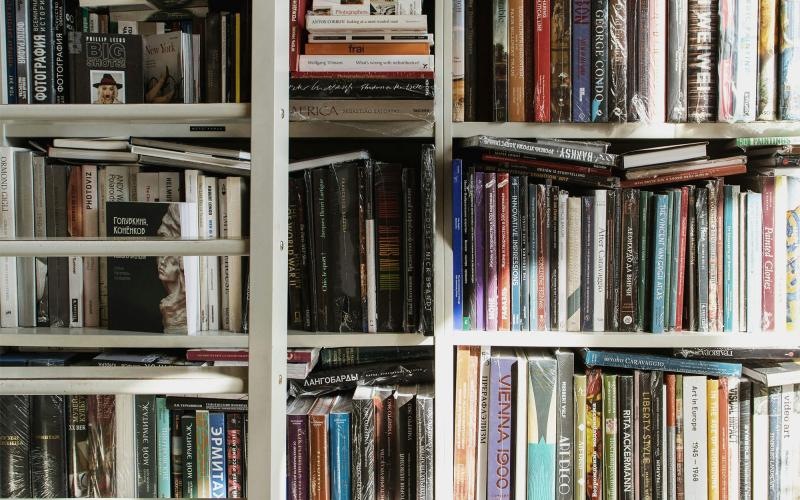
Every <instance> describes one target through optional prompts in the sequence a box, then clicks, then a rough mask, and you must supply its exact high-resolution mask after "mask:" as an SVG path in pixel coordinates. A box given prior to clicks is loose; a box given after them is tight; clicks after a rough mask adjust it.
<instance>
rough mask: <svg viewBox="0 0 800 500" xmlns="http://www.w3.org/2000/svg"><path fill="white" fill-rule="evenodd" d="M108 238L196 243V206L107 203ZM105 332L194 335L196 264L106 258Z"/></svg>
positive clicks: (177, 260) (176, 260)
mask: <svg viewBox="0 0 800 500" xmlns="http://www.w3.org/2000/svg"><path fill="white" fill-rule="evenodd" d="M106 229H107V234H108V236H109V237H111V238H165V239H181V238H197V232H198V230H197V204H195V203H144V202H108V203H106ZM107 272H108V274H107V278H106V279H107V282H108V327H109V329H111V330H130V331H138V332H154V333H159V332H160V333H166V334H187V333H188V334H192V333H195V332H196V331H197V330H198V319H199V315H200V313H199V301H200V299H199V288H198V276H199V258H198V257H196V256H183V257H180V256H159V257H141V256H119V257H109V258H108V271H107Z"/></svg>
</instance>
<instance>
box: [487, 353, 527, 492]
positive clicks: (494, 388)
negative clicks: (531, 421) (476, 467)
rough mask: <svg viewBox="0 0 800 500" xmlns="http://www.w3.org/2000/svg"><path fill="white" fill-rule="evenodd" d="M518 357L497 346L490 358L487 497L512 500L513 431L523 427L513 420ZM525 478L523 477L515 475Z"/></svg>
mask: <svg viewBox="0 0 800 500" xmlns="http://www.w3.org/2000/svg"><path fill="white" fill-rule="evenodd" d="M516 363H517V356H516V355H514V352H513V351H512V350H510V349H497V350H496V351H495V352H494V353H493V354H492V357H491V358H490V360H489V450H488V452H487V457H488V460H489V465H488V468H487V469H488V473H487V481H486V498H488V499H492V500H511V498H512V495H511V492H512V491H513V479H515V478H513V476H512V471H513V470H514V467H513V464H512V460H511V459H512V457H513V454H514V439H515V435H514V432H515V431H516V429H517V428H522V429H524V427H521V426H519V425H517V424H516V422H515V420H514V409H513V406H514V405H513V401H514V390H515V389H516V386H517V384H516V383H515V382H516V381H515V380H514V372H515V370H516V366H515V365H516ZM516 480H517V481H523V480H524V478H516Z"/></svg>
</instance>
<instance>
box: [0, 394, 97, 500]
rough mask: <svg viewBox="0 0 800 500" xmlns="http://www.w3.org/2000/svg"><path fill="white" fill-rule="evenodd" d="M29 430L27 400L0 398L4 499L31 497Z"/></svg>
mask: <svg viewBox="0 0 800 500" xmlns="http://www.w3.org/2000/svg"><path fill="white" fill-rule="evenodd" d="M30 426H31V398H30V396H24V395H18V396H0V443H2V444H0V450H1V451H0V471H2V482H1V483H0V495H2V496H3V497H5V498H25V497H29V496H31V477H30V464H29V458H28V457H29V453H30V446H31V435H30V430H31V429H30ZM84 429H85V426H84ZM70 459H72V457H70Z"/></svg>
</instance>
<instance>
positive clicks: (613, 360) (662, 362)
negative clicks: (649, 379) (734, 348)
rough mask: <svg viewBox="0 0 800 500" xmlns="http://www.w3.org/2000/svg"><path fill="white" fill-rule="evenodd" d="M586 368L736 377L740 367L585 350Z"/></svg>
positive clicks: (691, 360)
mask: <svg viewBox="0 0 800 500" xmlns="http://www.w3.org/2000/svg"><path fill="white" fill-rule="evenodd" d="M584 363H585V364H586V365H587V366H607V367H609V368H625V369H629V370H630V369H637V368H638V369H642V370H657V371H668V372H676V373H703V374H706V375H709V376H718V377H738V376H740V375H741V365H739V364H737V363H722V362H719V361H706V360H703V361H701V360H696V359H681V358H668V357H661V356H653V355H649V354H640V353H636V354H629V353H622V352H615V353H608V352H604V351H596V350H587V351H585V353H584Z"/></svg>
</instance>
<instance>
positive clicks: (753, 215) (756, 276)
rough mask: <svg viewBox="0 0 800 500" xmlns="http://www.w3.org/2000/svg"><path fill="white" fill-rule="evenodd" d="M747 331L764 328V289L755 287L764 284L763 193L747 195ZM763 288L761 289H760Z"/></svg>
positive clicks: (756, 330) (749, 193)
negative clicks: (755, 284)
mask: <svg viewBox="0 0 800 500" xmlns="http://www.w3.org/2000/svg"><path fill="white" fill-rule="evenodd" d="M746 214H747V266H746V267H747V283H748V285H749V286H748V287H747V297H746V299H745V300H746V304H747V331H748V332H758V331H760V330H761V326H762V315H761V314H759V311H763V309H762V306H764V307H766V306H765V305H764V304H762V303H761V301H762V298H763V295H764V289H763V287H758V286H753V284H754V283H762V274H761V273H762V269H763V267H762V266H763V265H764V261H763V259H762V252H763V240H762V238H763V231H762V223H763V218H762V195H761V193H754V192H748V193H747V210H746ZM759 288H761V289H759Z"/></svg>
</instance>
